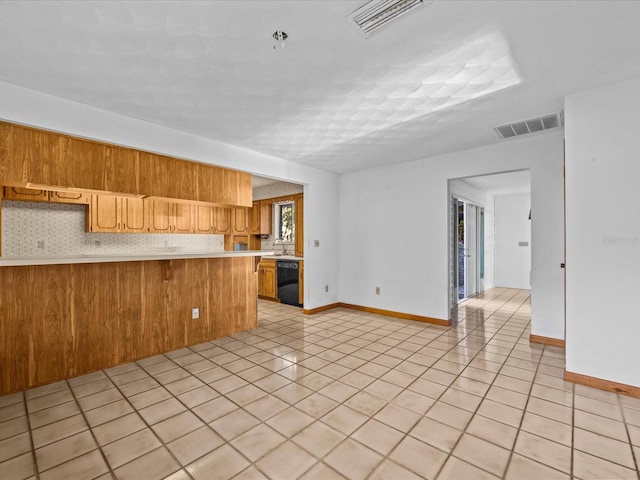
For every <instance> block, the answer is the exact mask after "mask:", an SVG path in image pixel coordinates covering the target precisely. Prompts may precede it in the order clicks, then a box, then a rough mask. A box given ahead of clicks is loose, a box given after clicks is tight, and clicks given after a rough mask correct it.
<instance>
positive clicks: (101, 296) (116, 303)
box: [0, 257, 257, 395]
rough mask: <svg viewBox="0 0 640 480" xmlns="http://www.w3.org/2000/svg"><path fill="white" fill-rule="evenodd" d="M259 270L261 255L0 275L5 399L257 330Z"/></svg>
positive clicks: (0, 381) (16, 270)
mask: <svg viewBox="0 0 640 480" xmlns="http://www.w3.org/2000/svg"><path fill="white" fill-rule="evenodd" d="M254 268H255V261H254V257H234V258H206V259H187V260H153V261H146V262H117V263H82V264H68V265H37V266H23V267H0V285H3V288H1V289H0V339H1V340H2V341H1V342H0V395H4V394H7V393H11V392H16V391H20V390H24V389H27V388H31V387H35V386H38V385H44V384H47V383H51V382H55V381H58V380H62V379H65V378H70V377H74V376H77V375H82V374H85V373H89V372H92V371H96V370H101V369H104V368H109V367H113V366H116V365H119V364H123V363H127V362H132V361H135V360H138V359H141V358H146V357H150V356H153V355H158V354H161V353H164V352H168V351H171V350H176V349H179V348H184V347H187V346H189V345H195V344H198V343H203V342H207V341H210V340H213V339H216V338H220V337H224V336H228V335H232V334H234V333H237V332H240V331H242V330H246V329H249V328H255V327H256V326H257V305H256V302H257V291H256V290H257V284H256V278H255V276H256V274H255V270H254ZM34 292H37V293H34ZM34 295H37V301H36V300H34ZM196 307H197V308H199V309H200V318H198V319H195V320H194V319H192V318H191V309H192V308H196Z"/></svg>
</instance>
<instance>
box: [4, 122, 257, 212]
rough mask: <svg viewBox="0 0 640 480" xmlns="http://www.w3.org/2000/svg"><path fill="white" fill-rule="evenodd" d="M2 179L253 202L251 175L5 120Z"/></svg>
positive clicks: (18, 183)
mask: <svg viewBox="0 0 640 480" xmlns="http://www.w3.org/2000/svg"><path fill="white" fill-rule="evenodd" d="M0 179H2V183H3V184H5V185H11V186H18V187H19V186H27V185H28V184H33V185H38V186H48V187H50V188H49V189H50V190H55V189H56V188H58V189H61V188H77V189H85V190H90V191H100V192H113V193H121V194H132V195H140V196H152V197H161V198H167V199H178V200H186V201H198V202H205V203H210V204H218V205H227V206H244V207H250V206H251V205H252V189H251V174H249V173H246V172H239V171H236V170H229V169H226V168H221V167H215V166H212V165H205V164H201V163H197V162H193V161H189V160H182V159H178V158H173V157H168V156H163V155H159V154H156V153H151V152H144V151H140V150H135V149H131V148H126V147H120V146H116V145H110V144H105V143H101V142H96V141H92V140H85V139H82V138H77V137H72V136H69V135H62V134H58V133H53V132H47V131H44V130H38V129H34V128H29V127H23V126H20V125H15V124H10V123H6V122H0Z"/></svg>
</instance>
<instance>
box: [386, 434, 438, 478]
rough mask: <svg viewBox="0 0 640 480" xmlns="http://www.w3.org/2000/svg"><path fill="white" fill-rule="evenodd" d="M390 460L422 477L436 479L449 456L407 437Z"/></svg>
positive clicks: (394, 451)
mask: <svg viewBox="0 0 640 480" xmlns="http://www.w3.org/2000/svg"><path fill="white" fill-rule="evenodd" d="M389 458H390V459H391V460H393V461H394V462H396V463H397V464H398V465H400V466H401V467H404V468H406V469H407V470H410V471H411V472H413V473H415V474H417V475H419V476H421V477H424V478H434V477H435V476H436V473H437V472H438V470H439V469H440V467H441V466H442V464H443V463H444V462H445V460H446V459H447V454H446V453H444V452H442V451H441V450H438V449H437V448H435V447H432V446H431V445H427V444H426V443H424V442H421V441H420V440H417V439H415V438H413V437H406V438H405V439H404V440H402V442H400V444H399V445H398V446H397V447H396V448H395V450H393V452H391V455H390V456H389Z"/></svg>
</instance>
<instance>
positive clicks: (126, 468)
mask: <svg viewBox="0 0 640 480" xmlns="http://www.w3.org/2000/svg"><path fill="white" fill-rule="evenodd" d="M179 469H180V466H179V465H178V464H177V463H176V461H175V460H174V459H173V457H172V456H171V455H170V454H169V452H168V451H167V450H166V449H165V448H158V449H157V450H153V451H152V452H149V453H147V454H145V455H143V456H141V457H139V458H136V459H135V460H133V461H132V462H129V463H127V464H126V465H123V466H122V467H120V468H118V469H116V470H115V472H114V473H115V474H116V477H117V478H118V480H139V479H141V478H144V479H145V480H161V479H164V478H166V477H167V476H169V475H170V474H171V473H173V472H176V471H178V470H179Z"/></svg>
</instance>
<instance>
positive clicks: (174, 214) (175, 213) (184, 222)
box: [148, 200, 195, 233]
mask: <svg viewBox="0 0 640 480" xmlns="http://www.w3.org/2000/svg"><path fill="white" fill-rule="evenodd" d="M194 206H195V205H191V204H188V203H171V202H164V201H159V200H148V215H149V232H151V233H195V215H194V214H195V209H194Z"/></svg>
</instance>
